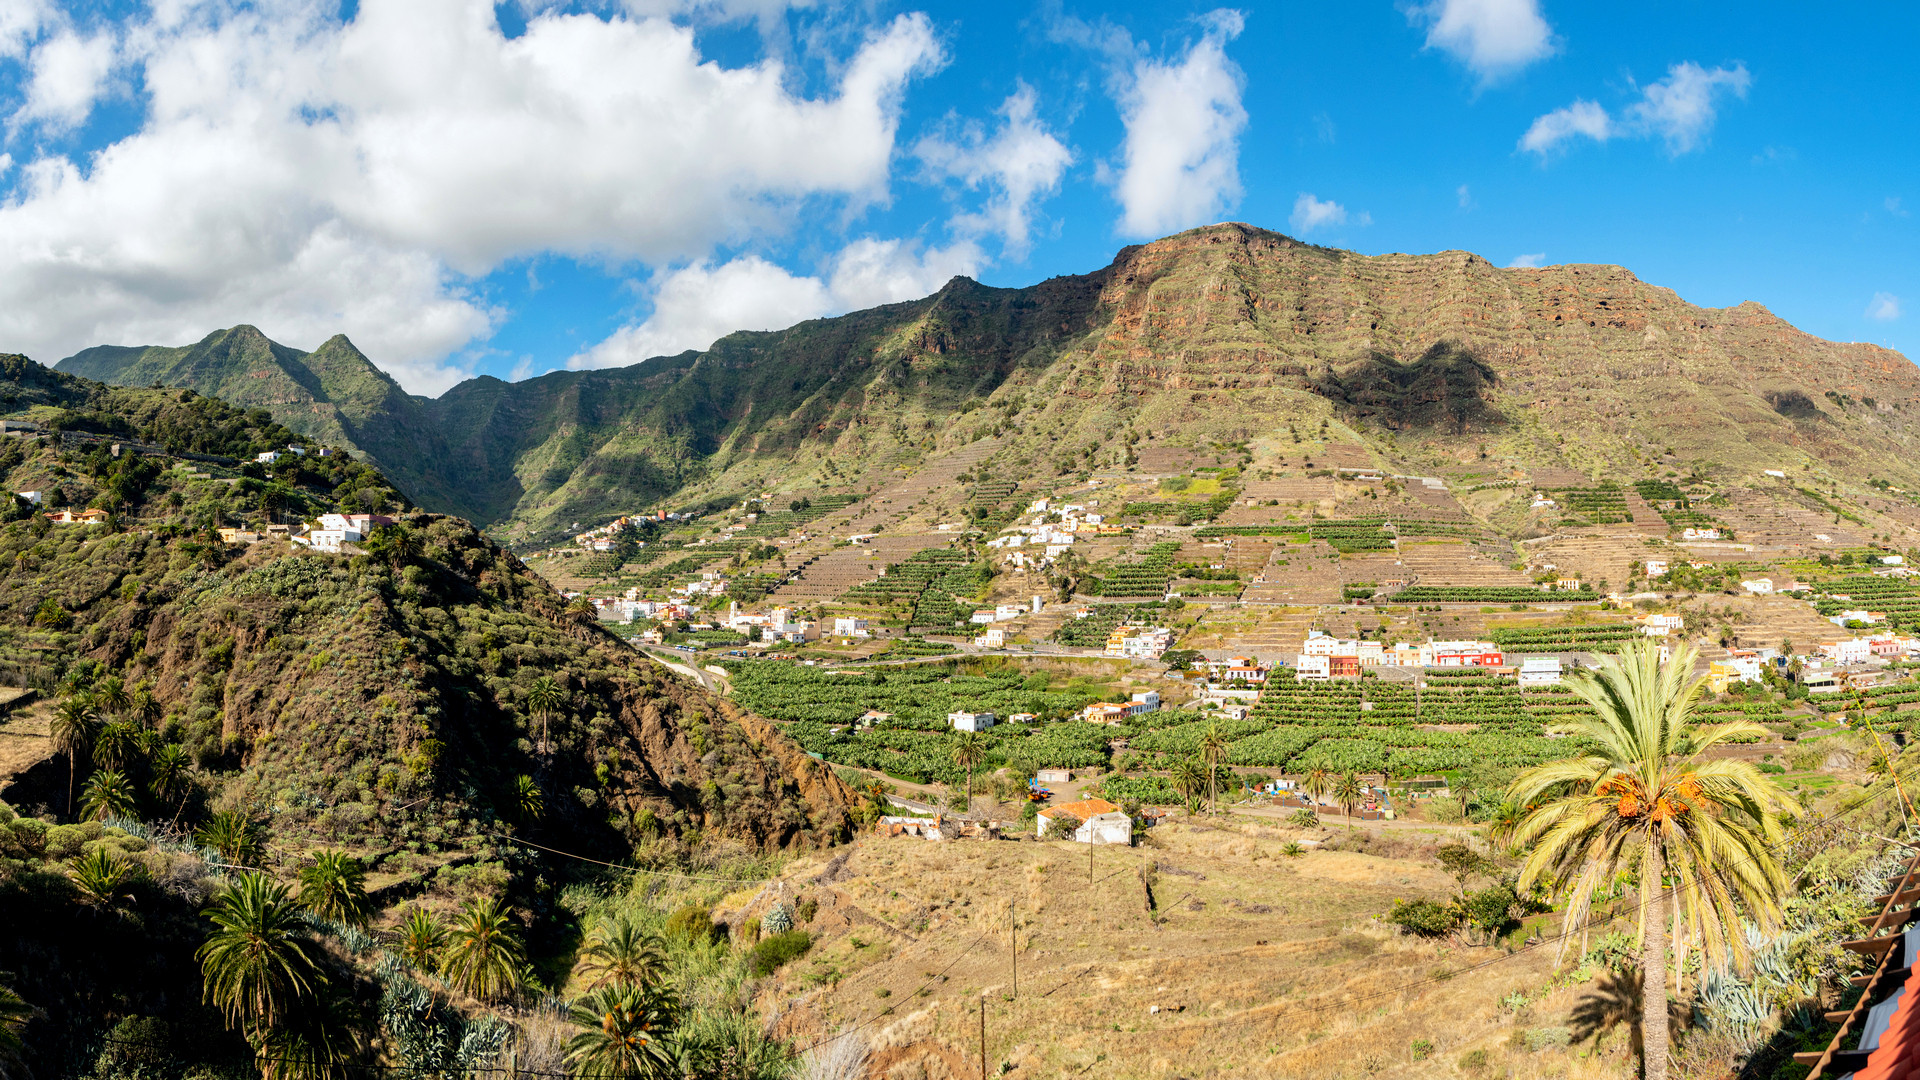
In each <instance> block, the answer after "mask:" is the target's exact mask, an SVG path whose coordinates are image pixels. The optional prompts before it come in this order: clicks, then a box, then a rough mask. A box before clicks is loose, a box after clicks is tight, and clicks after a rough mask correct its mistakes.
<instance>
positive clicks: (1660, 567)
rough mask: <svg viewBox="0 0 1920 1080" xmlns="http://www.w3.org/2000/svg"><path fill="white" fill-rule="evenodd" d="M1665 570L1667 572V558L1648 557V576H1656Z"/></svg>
mask: <svg viewBox="0 0 1920 1080" xmlns="http://www.w3.org/2000/svg"><path fill="white" fill-rule="evenodd" d="M1666 572H1667V560H1665V559H1648V560H1647V576H1648V577H1650V578H1656V577H1659V576H1660V575H1661V574H1664V573H1666Z"/></svg>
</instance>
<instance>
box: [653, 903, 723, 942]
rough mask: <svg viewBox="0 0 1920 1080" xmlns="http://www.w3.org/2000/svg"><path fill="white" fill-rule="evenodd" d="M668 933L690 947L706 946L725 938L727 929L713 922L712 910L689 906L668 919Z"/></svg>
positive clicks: (695, 905)
mask: <svg viewBox="0 0 1920 1080" xmlns="http://www.w3.org/2000/svg"><path fill="white" fill-rule="evenodd" d="M666 932H667V935H668V936H669V937H675V938H678V939H680V940H681V941H684V942H687V943H688V944H690V945H704V944H712V943H714V942H718V941H720V940H722V939H723V938H725V937H726V935H727V928H726V927H724V926H722V925H720V924H719V923H716V922H714V921H713V911H712V909H710V908H706V907H703V906H701V905H699V904H688V905H687V906H686V907H683V908H681V909H680V910H679V911H676V912H674V913H673V914H672V915H669V916H668V917H667V925H666Z"/></svg>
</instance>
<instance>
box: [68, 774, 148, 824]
mask: <svg viewBox="0 0 1920 1080" xmlns="http://www.w3.org/2000/svg"><path fill="white" fill-rule="evenodd" d="M80 812H81V814H82V815H84V816H86V817H89V818H92V819H94V820H96V821H104V820H105V819H107V818H110V817H123V818H130V817H134V816H135V815H137V814H138V813H139V812H140V810H139V804H138V803H137V802H136V801H135V799H134V795H133V781H131V780H128V779H127V774H126V773H123V772H119V771H117V770H115V769H101V770H100V771H99V772H97V773H94V774H93V775H92V776H89V777H87V789H86V790H85V791H83V792H81V793H80Z"/></svg>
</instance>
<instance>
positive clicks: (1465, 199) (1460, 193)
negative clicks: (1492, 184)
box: [1453, 184, 1473, 210]
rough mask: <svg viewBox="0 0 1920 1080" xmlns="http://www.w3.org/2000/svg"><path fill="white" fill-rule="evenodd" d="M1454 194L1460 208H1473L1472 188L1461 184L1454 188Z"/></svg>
mask: <svg viewBox="0 0 1920 1080" xmlns="http://www.w3.org/2000/svg"><path fill="white" fill-rule="evenodd" d="M1453 196H1454V198H1455V199H1456V200H1458V201H1459V203H1460V209H1462V210H1471V209H1473V192H1472V191H1471V190H1470V189H1468V187H1467V185H1465V184H1461V185H1460V186H1459V187H1457V188H1455V189H1454V190H1453Z"/></svg>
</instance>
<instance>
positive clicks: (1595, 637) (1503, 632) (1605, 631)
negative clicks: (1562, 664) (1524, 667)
mask: <svg viewBox="0 0 1920 1080" xmlns="http://www.w3.org/2000/svg"><path fill="white" fill-rule="evenodd" d="M1640 636H1641V634H1640V628H1639V627H1637V626H1634V625H1633V624H1632V623H1603V624H1600V625H1597V626H1508V627H1498V626H1496V627H1493V628H1491V629H1489V630H1488V631H1487V639H1488V640H1489V641H1492V642H1493V643H1494V644H1495V645H1498V646H1500V648H1501V651H1503V652H1509V653H1558V652H1588V653H1617V652H1619V651H1620V649H1621V647H1622V646H1624V645H1626V644H1628V643H1629V642H1632V641H1634V640H1636V639H1638V638H1639V637H1640Z"/></svg>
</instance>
